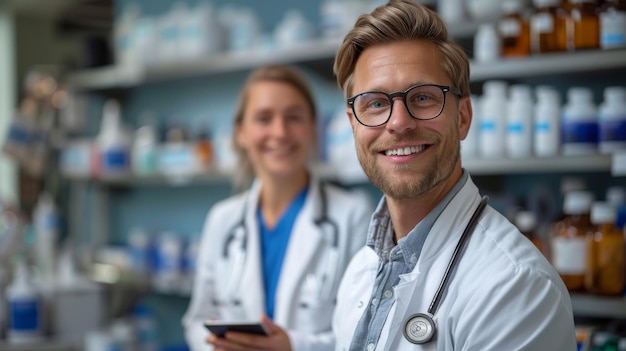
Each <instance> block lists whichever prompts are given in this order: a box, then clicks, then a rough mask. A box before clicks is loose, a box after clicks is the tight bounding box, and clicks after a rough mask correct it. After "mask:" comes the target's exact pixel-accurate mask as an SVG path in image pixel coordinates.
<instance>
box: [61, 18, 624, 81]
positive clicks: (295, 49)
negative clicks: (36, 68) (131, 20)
mask: <svg viewBox="0 0 626 351" xmlns="http://www.w3.org/2000/svg"><path fill="white" fill-rule="evenodd" d="M474 26H475V25H474V24H471V23H470V24H468V25H467V28H465V29H463V30H462V31H459V33H462V32H465V31H472V29H471V28H473V27H474ZM459 35H460V34H459ZM339 44H340V41H339V40H337V39H319V40H314V41H309V42H303V43H300V44H298V45H295V46H291V47H288V48H279V49H275V50H272V51H270V50H265V51H245V52H235V53H222V54H217V55H213V56H210V57H203V58H200V59H194V60H188V61H182V62H172V63H164V64H159V65H152V66H145V67H144V66H111V67H103V68H96V69H89V70H84V71H78V72H76V73H74V74H71V75H69V76H68V77H67V84H68V85H69V86H70V87H73V88H74V89H77V90H105V89H118V88H130V87H134V86H138V85H141V84H146V83H151V82H159V81H167V80H174V79H181V78H185V77H192V76H199V75H211V74H219V73H227V72H236V71H243V70H247V69H251V68H254V67H257V66H259V65H264V64H279V63H289V64H315V63H320V62H322V63H321V68H320V69H321V70H322V71H325V72H323V73H325V74H327V75H329V76H332V60H333V58H334V56H335V53H336V51H337V48H338V47H339ZM612 69H625V70H626V50H625V49H621V50H593V51H582V52H575V53H562V54H546V55H541V56H530V57H525V58H517V59H503V60H499V61H494V62H489V63H476V62H471V63H470V72H471V75H470V80H471V81H474V82H476V81H483V80H488V79H505V78H506V79H510V78H528V77H541V76H544V75H550V76H554V75H565V74H569V73H593V72H599V71H602V70H612ZM326 71H327V72H326Z"/></svg>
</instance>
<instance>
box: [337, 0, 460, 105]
mask: <svg viewBox="0 0 626 351" xmlns="http://www.w3.org/2000/svg"><path fill="white" fill-rule="evenodd" d="M416 39H423V40H429V41H431V42H433V43H434V44H435V45H436V46H437V48H438V49H439V51H440V53H441V57H442V61H441V66H442V68H443V70H444V72H446V73H447V74H448V76H449V77H450V79H451V80H452V83H453V84H454V85H455V86H456V87H458V88H459V89H460V90H461V95H462V96H469V95H470V88H469V60H468V58H467V55H466V54H465V52H464V51H463V49H462V48H461V47H460V46H459V45H458V44H456V43H454V42H452V41H451V40H449V39H448V30H447V28H446V24H445V22H444V21H443V20H442V19H441V18H440V17H439V16H438V15H437V13H435V12H434V11H432V10H430V9H428V8H427V7H425V6H424V5H421V4H418V3H416V2H414V1H412V0H391V1H389V3H387V4H385V5H383V6H380V7H378V8H376V9H375V10H374V11H373V12H372V13H370V14H364V15H361V16H360V17H359V18H358V20H357V21H356V23H355V25H354V28H353V29H352V30H351V31H350V32H349V33H348V34H347V35H346V36H345V38H344V40H343V43H342V44H341V46H340V47H339V50H338V51H337V56H336V57H335V64H334V67H333V70H334V72H335V75H336V76H337V83H338V84H339V88H341V90H342V91H343V93H344V95H345V96H346V97H348V96H351V95H352V93H353V92H352V85H353V74H354V67H355V65H356V62H357V60H358V59H359V56H360V55H361V53H362V52H363V51H364V50H365V49H367V48H369V47H371V46H374V45H378V44H384V43H390V42H397V41H405V40H416Z"/></svg>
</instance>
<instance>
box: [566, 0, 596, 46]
mask: <svg viewBox="0 0 626 351" xmlns="http://www.w3.org/2000/svg"><path fill="white" fill-rule="evenodd" d="M569 4H570V9H569V11H568V14H567V17H566V21H565V24H566V31H567V49H568V50H584V49H597V48H599V47H600V18H599V17H598V13H597V11H596V7H597V2H596V1H595V0H569Z"/></svg>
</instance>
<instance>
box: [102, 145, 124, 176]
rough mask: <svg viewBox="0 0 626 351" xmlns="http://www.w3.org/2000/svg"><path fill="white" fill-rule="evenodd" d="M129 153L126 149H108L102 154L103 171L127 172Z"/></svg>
mask: <svg viewBox="0 0 626 351" xmlns="http://www.w3.org/2000/svg"><path fill="white" fill-rule="evenodd" d="M128 159H129V157H128V152H127V151H126V150H125V149H114V148H113V149H108V150H106V151H105V152H103V153H102V169H103V171H104V172H105V173H106V172H108V171H118V170H126V169H128V166H129V162H128V161H129V160H128Z"/></svg>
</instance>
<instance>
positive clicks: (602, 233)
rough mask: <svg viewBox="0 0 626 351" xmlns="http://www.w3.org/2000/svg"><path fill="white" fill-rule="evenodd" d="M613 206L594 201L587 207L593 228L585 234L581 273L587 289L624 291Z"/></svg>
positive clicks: (621, 251)
mask: <svg viewBox="0 0 626 351" xmlns="http://www.w3.org/2000/svg"><path fill="white" fill-rule="evenodd" d="M616 217H617V213H616V210H615V207H613V206H612V205H610V204H609V203H606V202H596V203H594V204H593V206H592V208H591V223H592V224H593V225H594V226H595V229H594V230H593V231H591V232H589V233H588V234H587V238H588V249H589V252H588V266H587V274H586V276H585V288H586V289H587V291H589V292H591V293H594V294H600V295H619V294H621V293H622V292H624V286H625V285H624V284H625V282H624V280H625V279H626V272H625V264H626V258H625V256H626V252H624V235H623V234H622V231H621V230H619V228H617V226H616V225H615V220H616Z"/></svg>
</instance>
